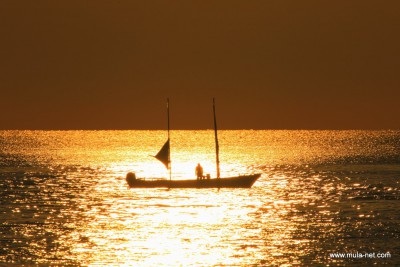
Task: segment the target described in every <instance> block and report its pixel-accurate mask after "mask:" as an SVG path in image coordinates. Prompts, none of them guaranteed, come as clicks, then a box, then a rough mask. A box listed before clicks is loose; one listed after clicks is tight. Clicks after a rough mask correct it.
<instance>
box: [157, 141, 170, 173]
mask: <svg viewBox="0 0 400 267" xmlns="http://www.w3.org/2000/svg"><path fill="white" fill-rule="evenodd" d="M169 149H170V148H169V139H168V140H167V142H165V144H164V145H163V147H162V148H161V149H160V151H159V152H158V153H157V155H155V156H154V157H155V158H156V159H158V160H159V161H161V162H162V163H163V164H164V165H165V167H166V168H167V169H169V162H170V159H169Z"/></svg>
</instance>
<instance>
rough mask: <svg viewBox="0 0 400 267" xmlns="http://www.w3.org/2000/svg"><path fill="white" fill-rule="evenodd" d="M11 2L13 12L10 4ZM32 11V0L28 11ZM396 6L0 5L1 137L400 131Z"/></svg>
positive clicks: (399, 13)
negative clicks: (10, 133) (11, 133)
mask: <svg viewBox="0 0 400 267" xmlns="http://www.w3.org/2000/svg"><path fill="white" fill-rule="evenodd" d="M17 2H18V3H17ZM38 2H39V3H38ZM399 33H400V2H399V1H389V0H385V1H370V0H364V1H320V0H318V1H307V0H306V1H298V0H292V1H285V0H280V1H235V0H231V1H130V0H129V1H128V0H120V1H105V0H96V1H94V0H93V1H72V0H71V1H8V0H6V1H1V3H0V36H1V39H0V40H1V41H0V91H1V98H0V99H1V106H0V129H164V128H165V127H166V118H165V116H166V115H165V99H166V98H167V97H169V98H170V101H171V127H172V128H173V129H209V128H212V97H214V96H215V97H216V100H217V115H218V120H219V123H218V124H219V126H220V128H221V129H242V128H245V129H399V128H400V104H399V103H398V102H399V99H400V74H399V72H400V52H399V51H400V49H399V47H400V37H399V36H400V35H399Z"/></svg>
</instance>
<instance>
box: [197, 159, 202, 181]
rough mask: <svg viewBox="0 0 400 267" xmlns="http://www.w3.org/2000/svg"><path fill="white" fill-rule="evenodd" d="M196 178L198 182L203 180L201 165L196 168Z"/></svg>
mask: <svg viewBox="0 0 400 267" xmlns="http://www.w3.org/2000/svg"><path fill="white" fill-rule="evenodd" d="M196 176H197V180H201V179H203V167H201V165H200V163H197V166H196Z"/></svg>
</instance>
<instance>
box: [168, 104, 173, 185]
mask: <svg viewBox="0 0 400 267" xmlns="http://www.w3.org/2000/svg"><path fill="white" fill-rule="evenodd" d="M167 123H168V144H169V147H168V169H169V180H171V177H172V171H171V142H170V139H169V98H167Z"/></svg>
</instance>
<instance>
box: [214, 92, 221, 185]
mask: <svg viewBox="0 0 400 267" xmlns="http://www.w3.org/2000/svg"><path fill="white" fill-rule="evenodd" d="M213 111H214V133H215V154H216V161H217V178H220V172H219V145H218V134H217V117H216V115H215V98H213Z"/></svg>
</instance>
